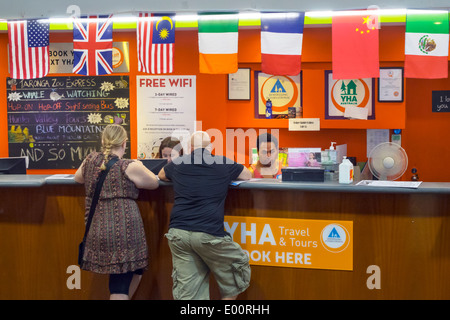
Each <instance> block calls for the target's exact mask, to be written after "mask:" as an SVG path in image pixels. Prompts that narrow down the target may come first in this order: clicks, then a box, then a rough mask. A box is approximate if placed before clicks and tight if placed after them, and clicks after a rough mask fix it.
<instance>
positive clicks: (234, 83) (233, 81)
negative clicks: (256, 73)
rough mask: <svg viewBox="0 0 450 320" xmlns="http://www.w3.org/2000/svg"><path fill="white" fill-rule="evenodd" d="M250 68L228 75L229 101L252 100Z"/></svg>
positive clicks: (240, 69)
mask: <svg viewBox="0 0 450 320" xmlns="http://www.w3.org/2000/svg"><path fill="white" fill-rule="evenodd" d="M250 73H251V69H250V68H239V69H238V71H237V72H236V73H230V74H228V100H250V99H251V93H250V85H251V82H250V81H251V80H250V78H251V77H250Z"/></svg>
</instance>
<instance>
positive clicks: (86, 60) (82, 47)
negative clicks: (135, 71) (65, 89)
mask: <svg viewBox="0 0 450 320" xmlns="http://www.w3.org/2000/svg"><path fill="white" fill-rule="evenodd" d="M112 47H113V41H112V20H111V16H107V15H100V16H88V17H82V18H81V19H75V20H74V23H73V58H74V59H73V73H77V74H82V75H85V76H95V75H102V74H110V73H112V72H113V67H112Z"/></svg>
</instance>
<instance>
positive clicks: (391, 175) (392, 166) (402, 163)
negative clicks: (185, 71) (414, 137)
mask: <svg viewBox="0 0 450 320" xmlns="http://www.w3.org/2000/svg"><path fill="white" fill-rule="evenodd" d="M367 162H368V164H369V169H370V172H372V174H373V175H374V177H376V178H377V179H378V180H397V179H398V178H400V177H401V176H402V175H403V174H404V173H405V171H406V169H407V167H408V156H407V154H406V151H405V149H403V148H402V147H401V146H400V145H398V144H396V143H392V142H383V143H380V144H379V145H377V146H376V147H375V148H373V149H372V151H370V153H369V159H368V161H367Z"/></svg>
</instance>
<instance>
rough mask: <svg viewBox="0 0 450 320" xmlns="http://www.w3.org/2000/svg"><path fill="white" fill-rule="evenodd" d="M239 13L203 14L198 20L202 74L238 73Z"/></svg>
mask: <svg viewBox="0 0 450 320" xmlns="http://www.w3.org/2000/svg"><path fill="white" fill-rule="evenodd" d="M238 24H239V18H238V14H237V13H220V14H219V13H201V14H199V18H198V48H199V65H200V73H235V72H237V71H238Z"/></svg>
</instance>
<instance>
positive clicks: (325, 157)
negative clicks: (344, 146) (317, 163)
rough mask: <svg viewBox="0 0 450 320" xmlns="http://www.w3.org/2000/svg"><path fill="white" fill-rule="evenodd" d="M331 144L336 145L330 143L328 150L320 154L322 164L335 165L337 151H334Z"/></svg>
mask: <svg viewBox="0 0 450 320" xmlns="http://www.w3.org/2000/svg"><path fill="white" fill-rule="evenodd" d="M333 144H336V142H332V143H331V146H330V148H329V149H326V150H324V151H323V152H322V164H336V163H337V151H336V150H335V149H334V146H333Z"/></svg>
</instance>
